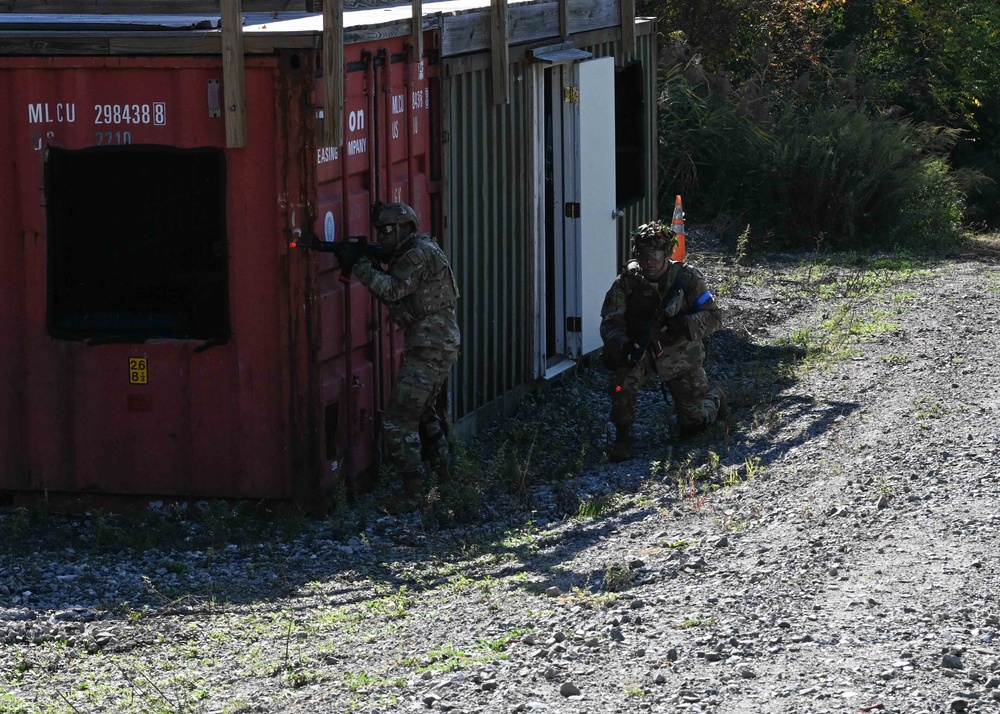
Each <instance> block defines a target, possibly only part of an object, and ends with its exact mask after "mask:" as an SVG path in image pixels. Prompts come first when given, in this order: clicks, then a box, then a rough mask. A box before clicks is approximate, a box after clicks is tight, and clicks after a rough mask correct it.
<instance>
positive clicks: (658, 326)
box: [613, 287, 697, 398]
mask: <svg viewBox="0 0 1000 714" xmlns="http://www.w3.org/2000/svg"><path fill="white" fill-rule="evenodd" d="M683 307H684V290H683V289H682V288H679V287H678V288H675V289H674V290H671V291H669V292H668V293H667V294H666V295H664V297H663V304H662V305H660V307H659V308H657V310H656V312H654V313H653V315H652V317H650V318H649V322H647V323H646V327H645V329H644V330H643V331H642V337H641V338H639V341H638V342H634V343H632V344H633V349H632V350H631V351H630V352H629V353H628V355H627V356H626V359H625V364H619V365H618V369H617V371H616V373H615V382H614V387H613V390H614V391H615V392H620V391H621V390H622V383H623V382H624V381H625V377H626V376H627V375H628V373H629V370H631V369H632V366H633V365H634V364H635V363H636V362H638V361H639V360H641V359H642V357H643V355H644V354H645V353H646V350H647V349H648V350H651V351H652V352H653V359H657V358H658V357H660V356H661V355H662V354H663V353H664V352H665V351H666V350H667V348H668V347H670V346H671V345H675V344H677V343H678V342H679V341H680V340H681V339H682V338H681V335H678V334H673V335H668V339H666V340H664V339H663V338H662V337H661V335H662V333H663V329H664V327H666V325H667V324H668V322H669V321H670V320H671V319H673V318H675V317H677V316H678V313H679V312H680V311H681V310H682V309H683ZM694 312H697V308H696V309H695V310H694V311H693V312H691V313H688V314H692V315H693V314H694ZM626 344H628V343H626ZM661 389H663V385H662V384H661ZM663 396H664V398H666V396H667V395H666V391H665V390H664V394H663Z"/></svg>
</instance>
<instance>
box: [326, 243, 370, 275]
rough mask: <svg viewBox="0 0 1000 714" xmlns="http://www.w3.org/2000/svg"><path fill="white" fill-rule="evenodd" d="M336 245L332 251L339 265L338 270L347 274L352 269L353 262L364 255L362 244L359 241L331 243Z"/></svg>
mask: <svg viewBox="0 0 1000 714" xmlns="http://www.w3.org/2000/svg"><path fill="white" fill-rule="evenodd" d="M330 245H333V246H336V247H335V248H333V249H332V252H333V254H334V255H335V256H337V263H338V264H339V265H340V272H341V273H342V274H343V275H345V276H347V275H350V274H351V271H352V270H354V264H355V263H357V262H358V261H359V260H360V259H361V256H363V255H364V250H365V249H364V246H362V245H361V244H360V243H331V244H330Z"/></svg>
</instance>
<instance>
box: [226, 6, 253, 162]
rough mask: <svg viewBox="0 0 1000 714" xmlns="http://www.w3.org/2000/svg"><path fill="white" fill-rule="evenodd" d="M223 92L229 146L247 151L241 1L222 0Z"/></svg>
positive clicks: (227, 144) (227, 143)
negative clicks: (245, 147) (245, 148)
mask: <svg viewBox="0 0 1000 714" xmlns="http://www.w3.org/2000/svg"><path fill="white" fill-rule="evenodd" d="M222 91H223V96H224V97H225V103H226V107H225V114H224V116H225V118H226V146H227V147H228V148H230V149H240V148H243V147H244V146H246V145H247V95H246V79H245V70H244V67H243V9H242V5H241V0H222Z"/></svg>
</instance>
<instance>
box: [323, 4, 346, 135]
mask: <svg viewBox="0 0 1000 714" xmlns="http://www.w3.org/2000/svg"><path fill="white" fill-rule="evenodd" d="M321 138H322V141H323V146H343V145H344V0H323V133H322V136H321Z"/></svg>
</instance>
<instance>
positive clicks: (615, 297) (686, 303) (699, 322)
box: [601, 260, 725, 441]
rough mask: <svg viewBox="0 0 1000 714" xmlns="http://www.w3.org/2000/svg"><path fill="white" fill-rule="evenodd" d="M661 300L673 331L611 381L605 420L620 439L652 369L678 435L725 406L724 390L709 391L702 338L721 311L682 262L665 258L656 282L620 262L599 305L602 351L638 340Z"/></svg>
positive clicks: (719, 322)
mask: <svg viewBox="0 0 1000 714" xmlns="http://www.w3.org/2000/svg"><path fill="white" fill-rule="evenodd" d="M665 302H666V303H667V305H668V307H667V308H666V309H667V312H668V314H672V315H676V316H677V317H676V318H674V319H675V320H676V322H675V323H674V328H675V329H674V330H672V331H670V332H669V333H668V332H666V331H665V332H663V333H661V334H660V335H658V336H657V337H656V338H654V341H655V340H656V339H659V340H661V341H660V342H659V343H655V342H654V344H651V345H650V347H651V348H652V349H647V350H645V352H644V353H643V354H642V356H641V358H640V359H638V360H637V361H636V362H635V363H634V364H632V365H627V364H625V365H622V366H620V368H619V369H618V371H617V372H616V374H615V383H614V384H612V385H611V389H610V393H611V421H612V423H614V425H615V427H616V430H617V432H618V439H619V440H622V441H628V440H630V438H631V428H632V424H633V422H634V421H635V403H636V396H637V394H638V392H639V389H640V388H641V387H642V385H643V383H644V382H645V381H646V379H647V378H648V377H649V376H650V375H651V374H652V373H653V372H656V373H657V374H658V375H659V376H660V379H662V380H663V382H664V383H665V384H666V386H667V388H668V389H669V390H670V394H671V395H672V396H673V400H674V408H675V409H676V411H677V421H678V424H679V426H680V431H681V435H682V436H685V435H688V434H691V433H694V432H696V431H698V430H699V429H701V428H704V427H705V426H706V425H708V424H711V423H712V422H714V421H715V420H716V418H717V416H719V411H720V408H722V409H725V401H724V400H725V396H724V392H722V391H721V390H719V389H713V390H709V384H708V376H707V375H706V374H705V369H704V366H703V365H704V362H705V345H704V343H703V342H702V340H703V338H705V337H707V336H708V335H710V334H712V333H713V332H715V330H717V329H718V328H719V327H720V326H721V325H722V314H721V311H720V310H719V307H718V306H717V305H716V304H715V300H714V299H713V298H712V294H711V293H710V292H709V290H708V287H707V286H706V284H705V279H704V277H703V276H702V274H701V273H700V272H699V271H698V270H696V269H694V268H692V267H690V266H688V265H685V264H684V263H682V262H679V261H674V260H668V268H667V270H666V271H664V273H663V274H662V275H661V276H660V278H659V279H658V280H656V281H653V280H650V279H648V278H646V277H645V275H644V274H643V272H642V270H641V268H640V266H639V263H638V262H637V261H635V260H632V261H629V263H628V264H626V266H625V269H624V271H623V272H622V273H621V274H620V275H619V276H618V277H617V278H616V279H615V282H614V284H613V285H612V286H611V289H610V290H609V291H608V293H607V295H606V296H605V298H604V305H603V306H602V308H601V337H602V338H603V339H604V349H605V353H606V354H610V355H615V356H617V355H621V354H622V353H623V351H626V350H627V347H626V346H630V345H632V344H633V343H641V341H642V340H643V337H644V333H645V331H646V329H647V326H648V324H649V322H650V319H651V318H652V317H653V315H654V313H655V312H656V311H657V310H660V309H663V308H664V303H665ZM651 342H653V341H651ZM661 350H662V351H661ZM655 353H659V354H658V356H657V354H655Z"/></svg>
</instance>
